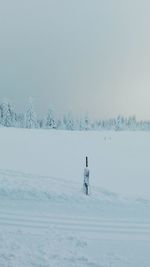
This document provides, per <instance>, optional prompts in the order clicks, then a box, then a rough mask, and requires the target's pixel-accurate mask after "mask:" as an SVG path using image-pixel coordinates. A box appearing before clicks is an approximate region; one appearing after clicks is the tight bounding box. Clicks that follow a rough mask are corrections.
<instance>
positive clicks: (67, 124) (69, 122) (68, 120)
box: [63, 112, 75, 131]
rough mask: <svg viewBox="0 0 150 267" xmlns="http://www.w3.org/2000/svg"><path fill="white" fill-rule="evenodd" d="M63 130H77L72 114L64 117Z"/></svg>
mask: <svg viewBox="0 0 150 267" xmlns="http://www.w3.org/2000/svg"><path fill="white" fill-rule="evenodd" d="M63 128H64V129H66V130H71V131H73V130H74V129H75V123H74V119H73V116H72V113H71V112H69V113H68V114H67V115H64V117H63Z"/></svg>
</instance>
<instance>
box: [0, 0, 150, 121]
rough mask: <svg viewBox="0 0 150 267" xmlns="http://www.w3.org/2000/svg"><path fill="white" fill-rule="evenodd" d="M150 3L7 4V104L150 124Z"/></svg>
mask: <svg viewBox="0 0 150 267" xmlns="http://www.w3.org/2000/svg"><path fill="white" fill-rule="evenodd" d="M149 11H150V1H149V0H125V1H124V0H26V1H20V0H13V1H12V0H5V1H0V99H2V98H3V97H7V98H9V99H10V100H11V101H12V102H13V104H14V105H15V106H17V108H18V109H19V110H21V109H24V106H25V104H26V102H27V101H28V98H29V97H30V96H31V97H33V98H34V99H35V103H36V107H37V110H39V113H44V112H45V111H46V110H47V109H48V108H49V107H52V108H53V109H54V110H55V111H56V113H57V114H61V113H62V112H65V111H69V110H71V111H72V112H73V113H75V114H81V113H85V112H88V113H89V115H90V116H93V117H100V118H108V117H113V116H116V115H118V114H119V113H121V114H124V115H136V116H137V118H139V119H141V118H142V119H150V16H149Z"/></svg>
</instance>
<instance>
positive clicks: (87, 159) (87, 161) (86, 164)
mask: <svg viewBox="0 0 150 267" xmlns="http://www.w3.org/2000/svg"><path fill="white" fill-rule="evenodd" d="M86 167H88V157H86Z"/></svg>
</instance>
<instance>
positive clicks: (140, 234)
mask: <svg viewBox="0 0 150 267" xmlns="http://www.w3.org/2000/svg"><path fill="white" fill-rule="evenodd" d="M0 227H1V228H2V227H4V228H6V229H7V228H9V229H10V227H11V228H17V229H24V230H25V229H28V230H29V229H31V230H32V231H33V230H34V231H39V229H41V230H43V231H44V230H47V229H50V228H52V229H58V230H62V231H73V232H76V231H77V232H81V233H83V234H86V235H87V236H89V237H90V236H93V237H95V234H96V236H97V237H98V236H99V237H102V238H104V239H105V238H108V237H110V236H111V238H113V236H114V238H115V239H116V238H117V237H118V238H119V239H120V238H121V239H126V238H129V236H130V238H132V239H134V238H136V239H144V240H150V222H149V221H147V222H142V221H127V220H108V219H107V220H105V219H99V220H98V219H97V218H95V219H94V218H93V219H89V218H87V217H82V216H81V217H74V218H73V217H69V216H63V217H62V216H56V215H55V216H53V215H50V214H49V215H45V216H43V215H42V216H40V215H37V214H36V215H31V214H28V213H26V215H21V214H20V213H19V212H15V213H13V212H12V213H5V212H4V211H0Z"/></svg>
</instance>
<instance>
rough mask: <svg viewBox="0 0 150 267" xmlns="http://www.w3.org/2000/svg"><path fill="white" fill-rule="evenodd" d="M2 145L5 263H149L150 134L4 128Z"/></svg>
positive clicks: (0, 216) (44, 266) (43, 266)
mask: <svg viewBox="0 0 150 267" xmlns="http://www.w3.org/2000/svg"><path fill="white" fill-rule="evenodd" d="M0 151H1V153H0V266H2V267H32V266H36V267H56V266H57V267H58V266H60V267H126V266H128V267H149V266H150V256H149V251H150V194H149V192H150V182H149V179H150V165H149V155H150V133H148V132H67V131H55V130H54V131H53V130H26V129H11V128H9V129H6V128H0ZM86 155H88V157H89V168H90V184H91V186H90V187H91V195H90V196H88V197H86V196H85V195H84V194H83V193H82V183H83V169H84V166H85V156H86Z"/></svg>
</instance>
